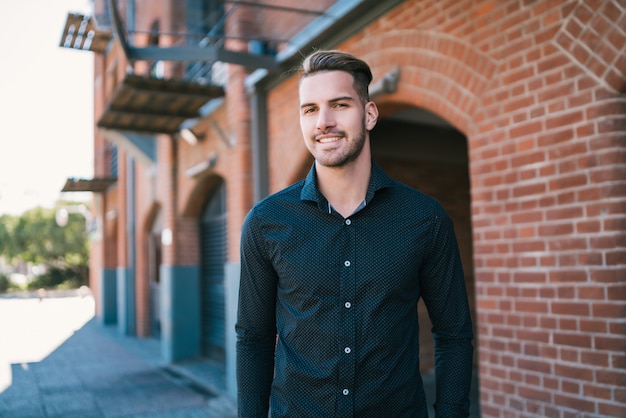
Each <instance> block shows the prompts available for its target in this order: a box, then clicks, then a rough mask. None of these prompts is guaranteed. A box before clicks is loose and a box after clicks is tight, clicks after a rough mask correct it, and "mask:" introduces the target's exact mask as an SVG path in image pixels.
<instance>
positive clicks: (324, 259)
mask: <svg viewBox="0 0 626 418" xmlns="http://www.w3.org/2000/svg"><path fill="white" fill-rule="evenodd" d="M372 165H373V167H372V175H371V178H370V182H369V186H368V190H367V194H366V197H365V204H361V206H360V207H359V209H358V210H357V211H356V212H355V213H353V214H352V215H351V216H349V217H347V218H344V217H342V216H341V215H340V214H339V213H337V212H336V211H334V210H333V209H332V207H330V206H329V204H328V201H327V200H326V199H325V198H324V196H323V195H322V194H321V193H320V191H319V190H318V189H317V186H316V175H315V166H313V168H312V169H311V171H310V172H309V174H308V176H307V177H306V179H305V180H303V181H300V182H298V183H296V184H294V185H292V186H290V187H288V188H287V189H285V190H283V191H280V192H278V193H276V194H274V195H271V196H269V197H268V198H266V199H264V200H262V201H261V202H259V203H258V204H257V205H255V207H254V208H253V209H252V210H251V211H250V213H249V214H248V216H247V218H246V221H245V222H244V226H243V231H242V238H241V282H240V291H239V292H240V293H239V312H238V320H237V325H236V331H237V379H238V406H239V416H240V417H253V418H266V417H267V416H268V410H269V411H271V412H270V416H272V417H296V418H305V417H311V418H323V417H342V418H343V417H359V418H361V417H363V418H365V417H372V418H380V417H393V418H401V417H426V416H427V415H428V413H427V405H426V400H425V396H424V389H423V385H422V379H421V376H420V372H419V327H418V319H417V302H418V300H419V298H420V297H422V298H423V299H424V302H425V304H426V307H427V309H428V312H429V316H430V318H431V321H432V324H433V328H432V333H433V336H434V340H435V376H436V381H437V383H436V384H437V400H436V403H435V410H436V412H437V416H440V417H456V416H467V415H468V410H469V399H468V395H469V388H470V381H471V373H472V353H473V347H472V343H471V340H472V325H471V319H470V313H469V307H468V301H467V292H466V289H465V282H464V277H463V270H462V266H461V261H460V257H459V252H458V247H457V242H456V237H455V235H454V230H453V226H452V222H451V220H450V218H449V217H448V215H447V214H446V213H445V211H444V210H443V208H442V207H441V206H440V205H439V203H437V201H435V200H434V199H432V198H430V197H428V196H426V195H425V194H423V193H421V192H419V191H417V190H415V189H412V188H410V187H408V186H406V185H404V184H402V183H399V182H397V181H395V180H392V179H391V178H389V177H388V176H387V175H386V174H385V173H384V172H383V171H382V170H381V169H380V168H379V167H378V166H377V165H376V164H374V163H373V164H372Z"/></svg>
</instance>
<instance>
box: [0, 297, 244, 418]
mask: <svg viewBox="0 0 626 418" xmlns="http://www.w3.org/2000/svg"><path fill="white" fill-rule="evenodd" d="M0 318H2V321H0V336H1V338H0V417H19V418H22V417H37V418H39V417H63V418H66V417H146V418H147V417H163V418H165V417H216V418H218V417H219V418H230V417H235V416H236V408H235V405H234V402H233V401H232V400H231V399H230V398H229V397H228V396H226V395H225V388H224V384H223V381H220V380H219V379H218V378H217V376H219V375H220V374H219V373H217V372H219V366H218V365H213V364H211V363H209V362H207V361H197V362H186V363H180V364H174V365H166V364H164V363H163V361H162V360H161V355H160V343H159V341H157V340H155V339H139V338H132V337H124V336H121V335H120V334H119V332H118V331H117V329H116V328H115V327H104V326H102V325H100V324H99V323H98V321H97V319H94V317H93V299H91V297H90V296H87V297H84V298H80V297H66V298H46V299H44V300H43V301H41V302H40V301H39V300H38V299H36V298H35V299H21V300H20V299H11V300H7V299H0ZM68 327H69V328H68ZM51 345H52V347H50V346H51ZM44 346H47V347H44Z"/></svg>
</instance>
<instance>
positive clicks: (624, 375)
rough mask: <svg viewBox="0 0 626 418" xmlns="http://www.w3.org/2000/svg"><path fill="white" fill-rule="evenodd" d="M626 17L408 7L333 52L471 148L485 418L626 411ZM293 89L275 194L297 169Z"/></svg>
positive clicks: (500, 6)
mask: <svg viewBox="0 0 626 418" xmlns="http://www.w3.org/2000/svg"><path fill="white" fill-rule="evenodd" d="M625 7H626V6H624V4H623V2H619V1H609V0H606V1H593V2H578V1H517V0H509V1H499V2H496V1H486V0H485V1H458V0H455V1H418V0H414V1H407V2H405V3H403V4H402V5H401V6H399V7H397V8H396V9H395V10H394V11H392V12H390V13H389V14H387V15H386V16H385V17H383V18H382V19H379V20H377V21H376V22H374V23H373V24H372V25H371V26H370V27H368V28H366V29H365V30H364V31H362V32H360V33H358V34H356V35H355V36H354V37H353V38H351V39H350V40H349V41H347V42H346V43H344V44H343V45H339V47H340V48H341V49H346V50H348V51H351V52H354V53H356V54H357V55H359V56H361V57H363V58H364V59H366V60H367V61H368V62H370V63H371V65H372V67H373V70H374V74H375V78H377V77H381V76H382V75H383V74H385V73H387V72H388V71H390V70H391V69H392V68H393V67H394V66H396V65H397V66H400V68H401V78H400V83H399V87H398V92H397V93H395V94H392V95H388V96H384V97H381V98H380V102H381V103H382V104H403V105H411V106H418V107H423V108H426V109H428V110H430V111H432V112H434V113H437V114H438V115H440V116H442V117H443V118H444V119H446V120H448V121H450V122H451V123H452V124H453V125H454V126H455V127H457V128H458V129H459V130H461V131H462V132H463V133H464V134H465V135H466V136H467V138H468V144H469V157H470V167H469V170H470V178H471V197H472V227H473V245H474V265H475V280H476V283H475V286H476V302H477V309H478V315H477V317H478V318H477V319H478V321H477V322H478V323H477V327H478V333H479V335H478V336H479V339H478V340H479V347H478V350H479V358H480V362H479V363H480V364H479V367H480V381H481V404H482V412H483V416H493V417H499V416H511V417H518V416H519V417H522V416H538V415H546V416H575V415H576V413H581V414H583V416H598V415H606V416H624V415H626V361H625V359H626V356H625V355H624V353H625V352H626V327H624V322H623V318H625V317H626V303H625V301H626V290H625V289H626V285H625V284H624V281H625V280H624V279H625V278H626V181H625V179H626V133H625V131H626V115H625V98H624V91H625V87H624V86H625V84H626V75H625V72H626V59H625V58H624V57H625V56H626V54H625V52H626V51H625V48H626V47H625V45H626V42H625V41H626V11H625ZM296 86H297V83H296V82H295V81H294V79H289V80H287V81H286V82H285V83H283V84H282V85H280V86H278V87H277V88H276V89H275V90H274V91H273V92H272V93H271V94H270V104H269V109H270V120H269V127H270V160H271V170H272V171H271V187H272V190H277V189H279V188H281V187H283V186H285V185H286V184H288V183H289V182H291V181H293V180H294V178H295V177H297V175H299V174H300V173H302V171H303V167H302V166H304V165H306V166H308V164H309V162H308V161H307V159H306V150H305V149H304V147H303V146H302V143H301V139H300V136H299V131H298V130H297V128H296V127H297V120H298V119H297V116H296V113H295V111H296V106H297V94H296V91H297V88H296ZM289 121H291V122H289Z"/></svg>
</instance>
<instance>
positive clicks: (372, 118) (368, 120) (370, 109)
mask: <svg viewBox="0 0 626 418" xmlns="http://www.w3.org/2000/svg"><path fill="white" fill-rule="evenodd" d="M376 123H378V108H377V107H376V103H374V102H367V103H366V104H365V128H366V129H367V130H368V131H371V130H372V129H374V126H376Z"/></svg>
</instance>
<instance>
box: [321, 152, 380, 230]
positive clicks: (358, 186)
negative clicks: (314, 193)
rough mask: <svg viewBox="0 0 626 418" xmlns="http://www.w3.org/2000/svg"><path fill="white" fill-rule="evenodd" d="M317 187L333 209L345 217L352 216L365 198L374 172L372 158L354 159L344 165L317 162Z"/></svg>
mask: <svg viewBox="0 0 626 418" xmlns="http://www.w3.org/2000/svg"><path fill="white" fill-rule="evenodd" d="M315 169H316V174H317V187H318V188H319V190H320V192H321V193H322V194H323V195H324V197H326V199H327V200H328V202H329V203H330V204H331V206H332V207H333V209H335V210H336V211H337V212H339V213H340V214H341V216H343V217H344V218H347V217H348V216H350V215H351V214H352V213H354V211H355V210H356V209H357V208H358V207H359V205H361V203H362V202H363V200H365V195H366V194H367V187H368V185H369V181H370V175H371V173H372V162H371V159H369V158H368V159H367V160H366V161H365V160H362V161H354V162H353V163H350V164H348V165H346V166H344V167H337V168H333V167H324V166H321V165H318V164H316V168H315Z"/></svg>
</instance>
